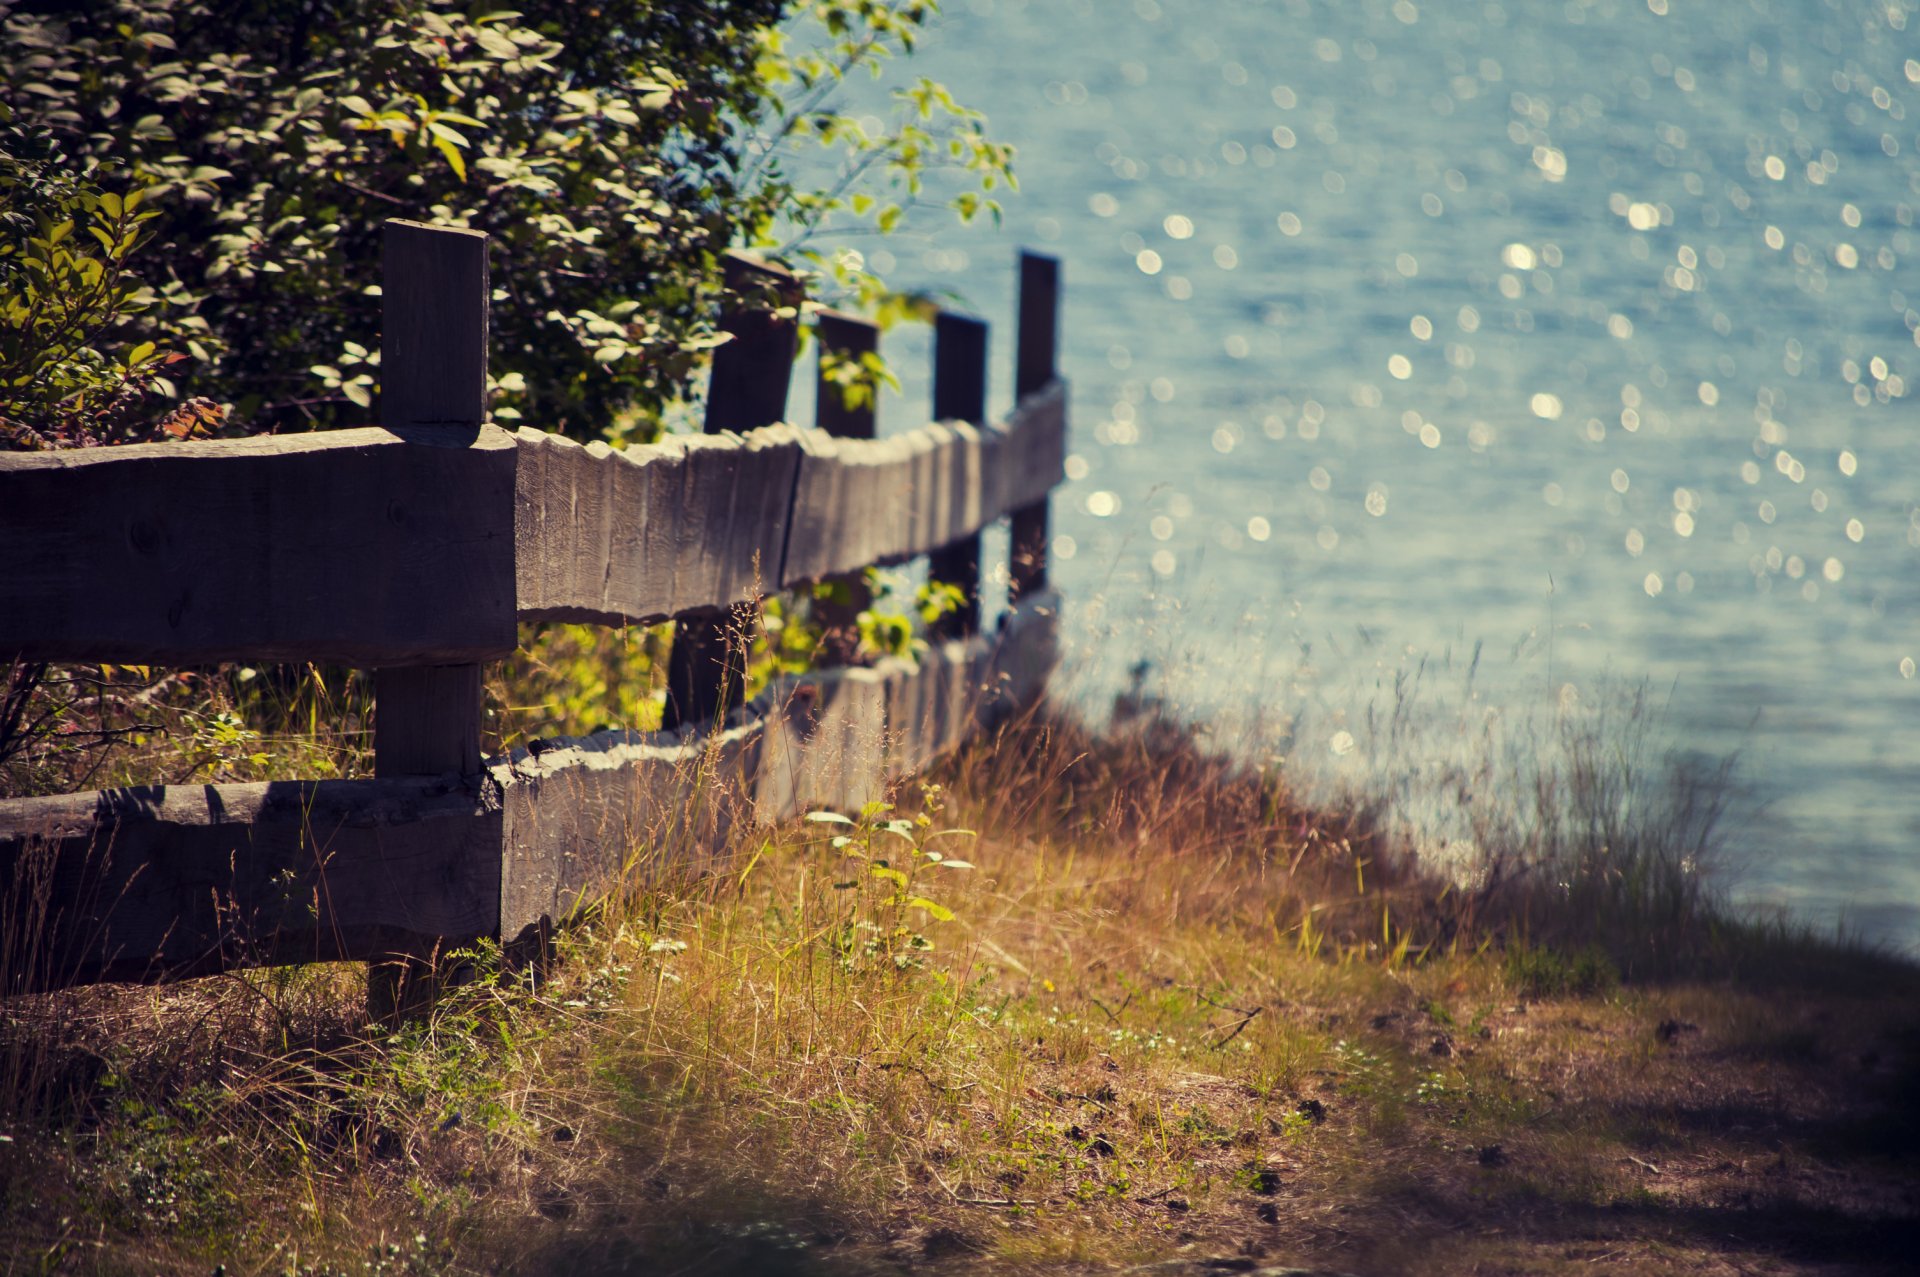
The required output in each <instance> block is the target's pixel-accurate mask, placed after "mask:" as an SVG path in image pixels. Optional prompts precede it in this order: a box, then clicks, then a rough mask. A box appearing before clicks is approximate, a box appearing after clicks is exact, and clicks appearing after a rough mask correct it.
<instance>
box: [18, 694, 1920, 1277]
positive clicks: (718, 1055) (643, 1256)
mask: <svg viewBox="0 0 1920 1277" xmlns="http://www.w3.org/2000/svg"><path fill="white" fill-rule="evenodd" d="M938 779H939V780H940V781H941V783H942V784H944V786H945V789H944V790H941V791H939V792H938V793H936V794H934V795H932V796H931V797H930V798H929V797H927V796H924V795H923V793H922V792H921V791H919V790H915V791H913V792H910V793H906V794H903V795H902V798H901V803H902V810H901V811H899V812H893V813H877V814H875V815H874V816H873V818H872V819H871V820H870V821H869V822H867V824H866V825H865V826H864V827H855V828H852V829H849V828H847V827H845V826H839V825H831V824H822V823H807V824H802V825H799V826H795V827H791V828H785V829H781V830H777V831H773V832H772V833H770V834H768V835H765V836H764V837H756V839H755V840H753V841H750V842H748V843H746V844H744V845H743V846H742V847H740V848H739V849H738V852H737V857H736V860H735V864H736V865H737V866H738V867H737V868H736V869H735V870H734V871H733V872H731V873H729V874H726V875H721V876H716V877H712V878H708V879H705V880H703V881H699V882H680V883H656V884H654V886H653V887H652V888H650V889H649V890H648V891H646V892H643V893H639V894H635V895H633V896H631V897H630V898H626V899H621V900H616V901H609V902H608V904H607V906H606V908H605V909H604V910H603V911H602V912H601V914H600V915H599V917H598V918H597V919H596V920H595V922H594V923H593V924H592V925H591V926H588V927H584V928H581V929H579V930H577V931H575V932H574V933H572V934H571V935H570V936H569V937H567V938H566V940H565V941H564V948H565V952H564V954H563V956H562V960H561V961H560V962H558V963H557V964H556V966H555V967H554V969H553V971H552V974H551V978H550V979H548V980H547V981H546V982H545V983H543V984H540V985H538V987H536V986H535V984H534V983H533V982H532V981H531V978H530V977H529V976H527V975H526V974H525V973H521V974H519V975H515V974H514V973H512V972H511V971H508V970H506V969H505V967H504V964H501V963H499V962H498V961H497V959H496V956H495V955H489V954H482V955H480V959H481V966H482V967H483V968H484V969H487V970H490V971H496V972H498V973H499V974H498V978H497V979H494V980H484V981H480V982H477V983H475V984H472V985H468V986H466V987H465V988H463V989H462V990H460V991H459V992H457V993H456V994H455V995H454V996H453V997H451V998H449V999H448V1000H447V1001H446V1003H445V1004H444V1005H443V1006H442V1008H441V1010H440V1011H439V1012H438V1014H437V1015H436V1018H435V1019H434V1021H433V1022H432V1023H430V1024H428V1025H424V1026H419V1027H417V1028H414V1029H410V1030H407V1031H405V1032H403V1033H401V1034H398V1035H395V1036H390V1037H388V1036H379V1035H369V1033H368V1032H367V1030H365V1028H364V1027H363V1026H362V1025H361V1023H360V1021H359V1018H358V1015H357V1011H356V1008H357V1006H358V997H359V988H358V981H357V977H356V976H354V975H352V974H351V973H346V972H342V971H339V970H329V969H325V968H316V969H308V970H303V971H295V972H284V973H258V974H254V975H249V976H246V977H228V978H222V979H219V980H213V981H204V982H199V983H196V984H194V985H190V986H183V987H181V988H178V989H174V990H171V991H166V992H156V991H138V990H107V989H102V990H93V991H85V992H80V993H75V994H66V995H59V996H57V997H51V998H47V999H43V1000H40V1001H37V1002H34V1003H14V1004H10V1005H9V1007H8V1017H9V1018H8V1023H7V1025H6V1029H7V1032H8V1040H9V1043H10V1044H12V1045H13V1046H14V1048H15V1050H16V1055H17V1056H18V1057H19V1058H21V1059H22V1060H26V1061H29V1062H31V1063H32V1065H33V1066H32V1068H31V1069H30V1070H27V1072H30V1073H31V1075H32V1077H33V1078H34V1079H36V1080H35V1081H34V1082H33V1083H32V1085H31V1086H27V1085H25V1084H24V1083H23V1084H21V1085H19V1086H16V1087H15V1089H14V1090H13V1091H12V1092H11V1093H10V1094H9V1096H8V1097H7V1103H9V1104H10V1105H11V1106H12V1108H11V1109H10V1112H11V1115H12V1116H11V1118H10V1121H11V1122H12V1125H11V1127H10V1129H11V1130H12V1131H13V1132H14V1139H13V1141H12V1142H11V1143H9V1144H6V1145H0V1254H10V1255H13V1256H17V1257H18V1258H17V1259H16V1260H15V1261H14V1263H15V1265H16V1266H18V1267H19V1268H20V1269H21V1270H22V1271H27V1270H35V1271H37V1270H40V1269H42V1268H44V1269H49V1270H53V1271H71V1272H132V1271H139V1272H163V1273H182V1274H185V1273H205V1272H206V1271H208V1269H209V1268H210V1267H211V1265H212V1264H213V1263H215V1262H223V1263H226V1264H227V1266H228V1268H227V1271H229V1272H236V1273H237V1272H273V1273H278V1272H283V1271H294V1272H307V1271H311V1272H314V1273H342V1274H344V1273H348V1272H353V1273H360V1272H366V1271H378V1272H386V1273H413V1272H460V1273H465V1272H495V1271H502V1272H550V1271H572V1272H574V1273H577V1274H580V1275H581V1277H590V1275H591V1274H598V1273H616V1272H620V1273H626V1272H713V1271H737V1272H765V1271H794V1272H804V1271H836V1272H838V1271H867V1270H873V1271H895V1270H899V1269H902V1268H918V1267H927V1268H942V1267H954V1268H962V1269H967V1270H974V1269H981V1268H986V1269H993V1270H999V1271H1040V1270H1043V1269H1044V1270H1047V1271H1054V1270H1058V1269H1060V1268H1062V1267H1066V1268H1068V1269H1079V1270H1083V1271H1099V1270H1108V1269H1113V1268H1116V1267H1124V1266H1127V1265H1132V1264H1141V1263H1149V1262H1160V1261H1180V1262H1181V1263H1183V1264H1185V1265H1187V1266H1188V1267H1190V1268H1191V1269H1192V1270H1193V1271H1203V1270H1204V1266H1205V1265H1208V1264H1212V1265H1213V1270H1215V1271H1231V1270H1235V1269H1240V1270H1245V1269H1251V1268H1255V1267H1258V1266H1261V1265H1273V1266H1284V1265H1300V1266H1307V1265H1319V1266H1324V1267H1327V1268H1332V1269H1338V1270H1341V1271H1350V1272H1356V1273H1369V1272H1402V1271H1408V1270H1411V1269H1417V1270H1419V1271H1424V1272H1461V1273H1465V1272H1560V1271H1568V1272H1571V1271H1588V1270H1591V1269H1593V1268H1594V1267H1596V1266H1600V1267H1605V1268H1610V1269H1619V1270H1631V1271H1649V1272H1651V1271H1676V1272H1678V1271H1686V1272H1694V1271H1705V1272H1716V1271H1724V1272H1811V1271H1820V1272H1883V1271H1884V1272H1891V1271H1899V1270H1901V1265H1902V1264H1903V1263H1904V1261H1905V1260H1906V1258H1907V1254H1906V1251H1905V1242H1906V1240H1907V1239H1908V1238H1910V1237H1911V1236H1912V1235H1913V1233H1914V1230H1915V1225H1916V1219H1917V1218H1920V1177H1917V1176H1916V1173H1915V1167H1914V1163H1913V1161H1912V1159H1911V1156H1910V1153H1908V1152H1907V1150H1908V1149H1910V1148H1911V1147H1912V1143H1913V1140H1914V1138H1915V1136H1916V1135H1920V1130H1917V1129H1916V1127H1917V1126H1920V1120H1917V1119H1920V1087H1916V1086H1915V1085H1914V1084H1913V1083H1914V1081H1915V1067H1914V1066H1915V1061H1916V1058H1917V1052H1920V1000H1916V998H1915V994H1916V992H1920V978H1916V975H1915V972H1914V971H1913V970H1912V969H1911V968H1910V967H1908V966H1906V965H1904V964H1901V963H1898V962H1894V961H1891V960H1883V959H1878V958H1875V957H1874V956H1872V955H1869V954H1863V953H1859V952H1851V951H1846V950H1843V949H1839V948H1836V947H1835V946H1833V945H1829V944H1824V943H1821V942H1817V941H1814V940H1811V939H1809V938H1807V937H1804V936H1796V935H1793V934H1790V933H1785V932H1781V931H1778V930H1776V931H1773V932H1767V931H1764V930H1757V929H1754V928H1751V927H1747V926H1743V925H1738V924H1735V923H1732V922H1729V921H1727V920H1726V919H1724V918H1722V917H1719V916H1717V915H1716V914H1715V913H1714V912H1713V910H1712V907H1711V902H1710V899H1709V898H1707V897H1705V896H1702V895H1700V894H1699V893H1698V892H1696V891H1695V890H1694V889H1693V886H1692V884H1690V883H1689V884H1683V885H1684V888H1685V892H1686V896H1685V901H1684V907H1685V912H1684V914H1673V915H1671V916H1666V917H1663V918H1662V919H1661V921H1660V924H1659V926H1658V927H1657V928H1648V927H1644V926H1640V925H1638V924H1636V925H1633V926H1629V927H1625V929H1624V934H1623V933H1622V931H1621V930H1619V929H1616V928H1614V927H1612V926H1610V925H1609V920H1608V919H1607V918H1605V917H1599V918H1596V917H1593V916H1586V915H1585V914H1583V911H1591V910H1592V909H1593V908H1594V904H1593V901H1594V899H1595V897H1594V896H1593V895H1591V894H1583V893H1584V892H1585V891H1586V890H1587V889H1586V888H1582V889H1581V890H1572V889H1559V890H1554V889H1549V888H1543V887H1541V886H1540V885H1539V884H1538V883H1537V882H1532V881H1528V880H1525V877H1524V875H1517V874H1514V875H1500V876H1490V877H1489V878H1487V879H1485V880H1483V881H1482V882H1481V883H1480V884H1479V886H1478V889H1476V890H1473V891H1465V890H1462V889H1460V888H1458V887H1456V886H1451V885H1447V884H1443V883H1439V882H1436V881H1433V880H1431V879H1428V878H1426V877H1423V876H1422V875H1420V874H1419V873H1417V872H1415V871H1414V870H1413V869H1412V868H1410V867H1408V866H1406V865H1403V864H1400V863H1397V862H1396V859H1395V857H1394V855H1393V854H1392V848H1391V847H1390V846H1389V845H1387V843H1386V841H1385V839H1384V838H1383V837H1382V836H1381V835H1380V833H1379V832H1378V830H1377V828H1376V827H1375V824H1374V823H1373V822H1372V821H1370V820H1369V819H1367V818H1365V816H1364V815H1363V814H1353V815H1348V816H1342V817H1329V816H1327V815H1326V814H1324V813H1315V812H1311V811H1308V810H1305V809H1303V808H1302V807H1301V806H1299V805H1298V804H1297V803H1295V802H1294V801H1293V799H1292V798H1291V796H1290V795H1289V793H1288V791H1287V789H1286V787H1285V785H1284V782H1283V780H1282V779H1281V778H1279V777H1277V776H1275V775H1273V774H1262V773H1260V772H1258V771H1250V770H1247V769H1245V768H1242V767H1240V766H1238V765H1237V764H1235V763H1233V762H1232V761H1231V760H1225V759H1220V758H1215V757H1209V756H1207V755H1206V754H1205V753H1204V752H1202V751H1201V750H1199V749H1198V748H1196V747H1195V746H1194V744H1193V743H1192V740H1191V738H1190V737H1189V736H1188V735H1186V734H1185V733H1183V732H1181V731H1179V730H1178V729H1177V728H1176V727H1174V726H1173V725H1172V724H1169V723H1167V722H1165V721H1164V720H1161V719H1159V718H1157V717H1156V716H1154V715H1152V714H1147V715H1145V716H1143V717H1141V718H1138V719H1136V720H1134V721H1133V722H1131V723H1129V724H1127V725H1125V726H1123V727H1122V728H1119V729H1117V730H1115V731H1113V732H1109V733H1106V734H1103V735H1096V734H1093V733H1090V732H1087V731H1085V730H1083V729H1080V728H1077V727H1074V726H1072V725H1071V724H1063V723H1030V724H1025V725H1022V726H1020V727H1018V728H1016V729H1014V730H1012V731H1010V732H1009V733H1007V734H1006V735H1004V736H1003V737H1002V738H1000V739H998V740H996V741H991V742H986V743H983V744H981V745H980V746H977V747H975V748H973V749H971V750H969V751H967V752H966V753H965V754H964V756H962V757H961V758H959V759H956V760H954V761H953V762H952V763H950V764H949V765H948V766H947V767H945V768H944V769H943V771H942V773H941V774H940V776H939V777H938ZM895 817H907V818H914V819H915V823H913V824H911V825H909V826H907V827H903V828H902V829H900V830H898V831H897V832H888V831H885V830H882V829H879V828H878V827H877V825H878V823H879V822H884V821H886V820H890V819H893V818H895ZM919 817H924V818H925V819H924V821H920V820H919V819H918V818H919ZM1663 818H1665V817H1663ZM954 826H964V827H966V828H968V829H971V830H973V831H975V833H974V835H973V836H965V835H958V834H953V835H945V836H939V835H938V831H939V830H942V829H946V828H949V827H954ZM1653 827H1655V826H1647V828H1653ZM835 835H839V836H842V837H850V838H852V840H853V841H852V842H851V843H849V844H847V845H846V846H842V847H835V846H833V845H831V843H830V841H829V839H830V838H832V837H833V836H835ZM927 849H932V850H936V851H938V852H940V853H942V855H943V856H944V857H946V858H964V859H965V860H967V861H970V862H972V864H973V865H974V866H975V867H974V868H972V869H958V868H948V867H946V866H945V865H943V864H936V863H934V862H933V861H932V860H931V859H930V858H929V857H926V856H925V855H924V854H920V855H918V857H917V859H916V858H915V855H916V850H917V851H918V852H921V853H924V851H925V850H927ZM1645 849H1646V850H1645V854H1646V856H1647V857H1650V858H1653V859H1655V860H1657V858H1658V857H1659V855H1661V854H1662V850H1661V846H1660V845H1659V843H1658V840H1657V839H1655V838H1652V837H1651V836H1649V838H1648V839H1647V840H1646V841H1645ZM852 853H865V855H864V858H863V857H862V856H861V855H857V854H852ZM880 860H884V861H885V862H886V864H885V866H884V867H885V868H887V869H889V870H895V871H898V872H901V873H903V874H904V873H908V872H909V870H908V866H909V865H912V866H913V867H912V869H911V871H910V874H911V882H910V883H909V884H901V883H898V882H896V881H894V880H893V879H891V878H890V877H888V876H886V875H880V874H875V873H874V872H873V866H874V865H875V863H877V862H878V861H880ZM1649 880H1650V879H1649ZM849 884H850V885H849ZM1603 887H1604V883H1602V884H1600V886H1596V887H1593V888H1592V890H1596V891H1597V890H1601V889H1602V888H1603ZM1615 898H1617V897H1615ZM916 899H926V900H929V901H931V902H932V903H933V904H935V905H937V906H939V908H938V909H931V910H930V909H926V908H922V907H916V906H914V905H913V904H912V903H911V902H912V901H913V900H916ZM1661 899H1662V900H1663V901H1670V900H1671V899H1672V898H1671V896H1668V897H1662V898H1661ZM941 910H950V911H951V912H952V914H953V917H952V919H951V920H949V921H940V920H938V915H939V913H940V911H941ZM1650 935H1657V936H1658V937H1660V939H1659V950H1658V952H1659V954H1660V962H1659V964H1658V967H1657V969H1655V968H1654V966H1653V964H1650V963H1647V962H1644V961H1642V960H1641V955H1644V953H1645V952H1646V947H1645V946H1646V944H1647V942H1648V937H1649V936H1650ZM923 942H924V943H923ZM929 943H930V944H931V946H932V947H931V948H927V947H924V946H925V944H929ZM1623 973H1624V975H1623ZM35 1043H42V1044H44V1049H42V1048H41V1047H39V1046H31V1044H35ZM22 1044H28V1046H23V1045H22ZM29 1046H30V1047H31V1049H29ZM36 1051H38V1052H39V1053H38V1054H37V1055H36V1054H35V1052H36ZM1168 1271H1171V1270H1168Z"/></svg>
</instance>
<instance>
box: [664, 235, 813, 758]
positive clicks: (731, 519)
mask: <svg viewBox="0 0 1920 1277" xmlns="http://www.w3.org/2000/svg"><path fill="white" fill-rule="evenodd" d="M726 274H727V288H728V290H729V291H730V292H731V293H732V294H733V299H732V300H731V302H730V303H729V304H728V307H727V312H726V314H725V315H724V316H723V319H722V324H721V327H722V328H723V329H724V330H725V331H726V332H727V334H728V335H729V336H731V337H732V338H733V340H732V341H730V342H728V343H727V344H726V345H724V346H721V347H720V348H719V349H717V350H715V351H714V352H713V367H712V370H711V376H710V378H709V380H708V385H707V414H706V421H705V424H704V426H703V429H704V430H705V432H706V433H707V434H708V435H718V434H724V433H726V432H729V431H738V430H757V429H759V428H760V427H762V426H769V425H772V424H773V423H775V422H777V421H779V420H780V419H781V418H782V417H784V416H786V414H787V386H788V383H789V382H790V381H791V380H792V379H793V355H794V350H795V347H796V345H797V343H798V341H799V336H800V327H799V324H798V322H797V319H798V315H799V309H800V304H801V302H803V301H804V300H805V294H804V292H803V290H802V287H801V284H800V280H799V278H798V277H797V276H795V275H794V274H792V273H791V272H790V271H788V270H787V269H786V268H785V267H784V266H781V265H778V264H776V263H773V262H768V261H766V260H764V259H762V258H759V257H756V256H754V255H752V254H748V253H738V252H735V253H729V254H727V257H726ZM736 451H737V449H736ZM756 477H759V476H749V477H748V478H747V480H746V481H742V480H740V479H736V480H735V481H734V483H733V484H732V486H731V488H730V493H731V496H732V498H733V499H732V501H731V502H730V503H729V505H728V507H727V519H728V524H729V525H732V524H735V523H740V524H755V525H757V526H762V527H764V528H766V530H767V531H768V532H770V533H771V532H774V531H775V528H776V526H777V537H778V539H777V542H776V544H777V547H778V548H777V549H776V550H775V551H774V553H773V554H772V555H771V556H769V557H765V558H761V559H759V560H757V561H756V563H755V568H754V574H755V577H756V586H758V587H759V588H766V587H767V586H771V585H772V584H773V583H775V582H778V581H779V580H780V577H781V573H782V570H783V568H782V561H783V559H784V558H785V548H786V530H787V522H788V519H789V517H790V514H791V502H792V500H793V481H792V477H791V474H790V473H789V474H788V476H787V477H786V479H785V481H784V482H782V483H779V484H777V485H775V486H774V487H773V488H762V487H760V486H757V485H755V484H753V483H752V479H753V478H756ZM701 508H704V509H705V510H706V511H707V513H708V515H709V519H711V516H712V515H713V514H715V513H717V511H718V507H717V505H715V504H713V503H712V502H711V501H709V502H708V503H706V504H705V505H704V506H701ZM776 509H777V510H778V511H779V520H778V523H777V525H773V524H769V523H767V522H766V521H765V516H766V515H767V514H768V513H769V512H770V511H773V510H776ZM709 526H711V525H709ZM752 597H753V598H754V601H753V602H752V603H735V604H733V605H732V606H731V607H729V608H727V609H726V610H725V611H724V612H710V613H708V614H706V615H695V616H688V617H683V618H682V619H681V621H680V624H679V625H678V626H677V627H676V628H675V630H674V635H673V646H672V647H671V648H670V649H669V650H668V652H667V704H666V709H665V711H664V713H663V715H662V721H663V724H664V725H665V726H666V727H669V728H672V727H678V726H680V725H681V724H684V723H694V724H709V725H711V724H718V723H722V722H724V721H725V720H726V718H727V715H728V713H729V712H730V711H731V710H732V709H733V707H734V706H736V705H738V704H739V703H740V702H741V701H742V700H743V699H745V695H746V679H745V676H744V665H745V658H744V648H745V646H746V644H747V643H748V642H749V641H750V636H751V634H752V632H753V630H754V629H755V628H756V627H757V626H758V624H759V619H760V618H759V602H758V596H757V592H756V594H755V595H754V596H752Z"/></svg>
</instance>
